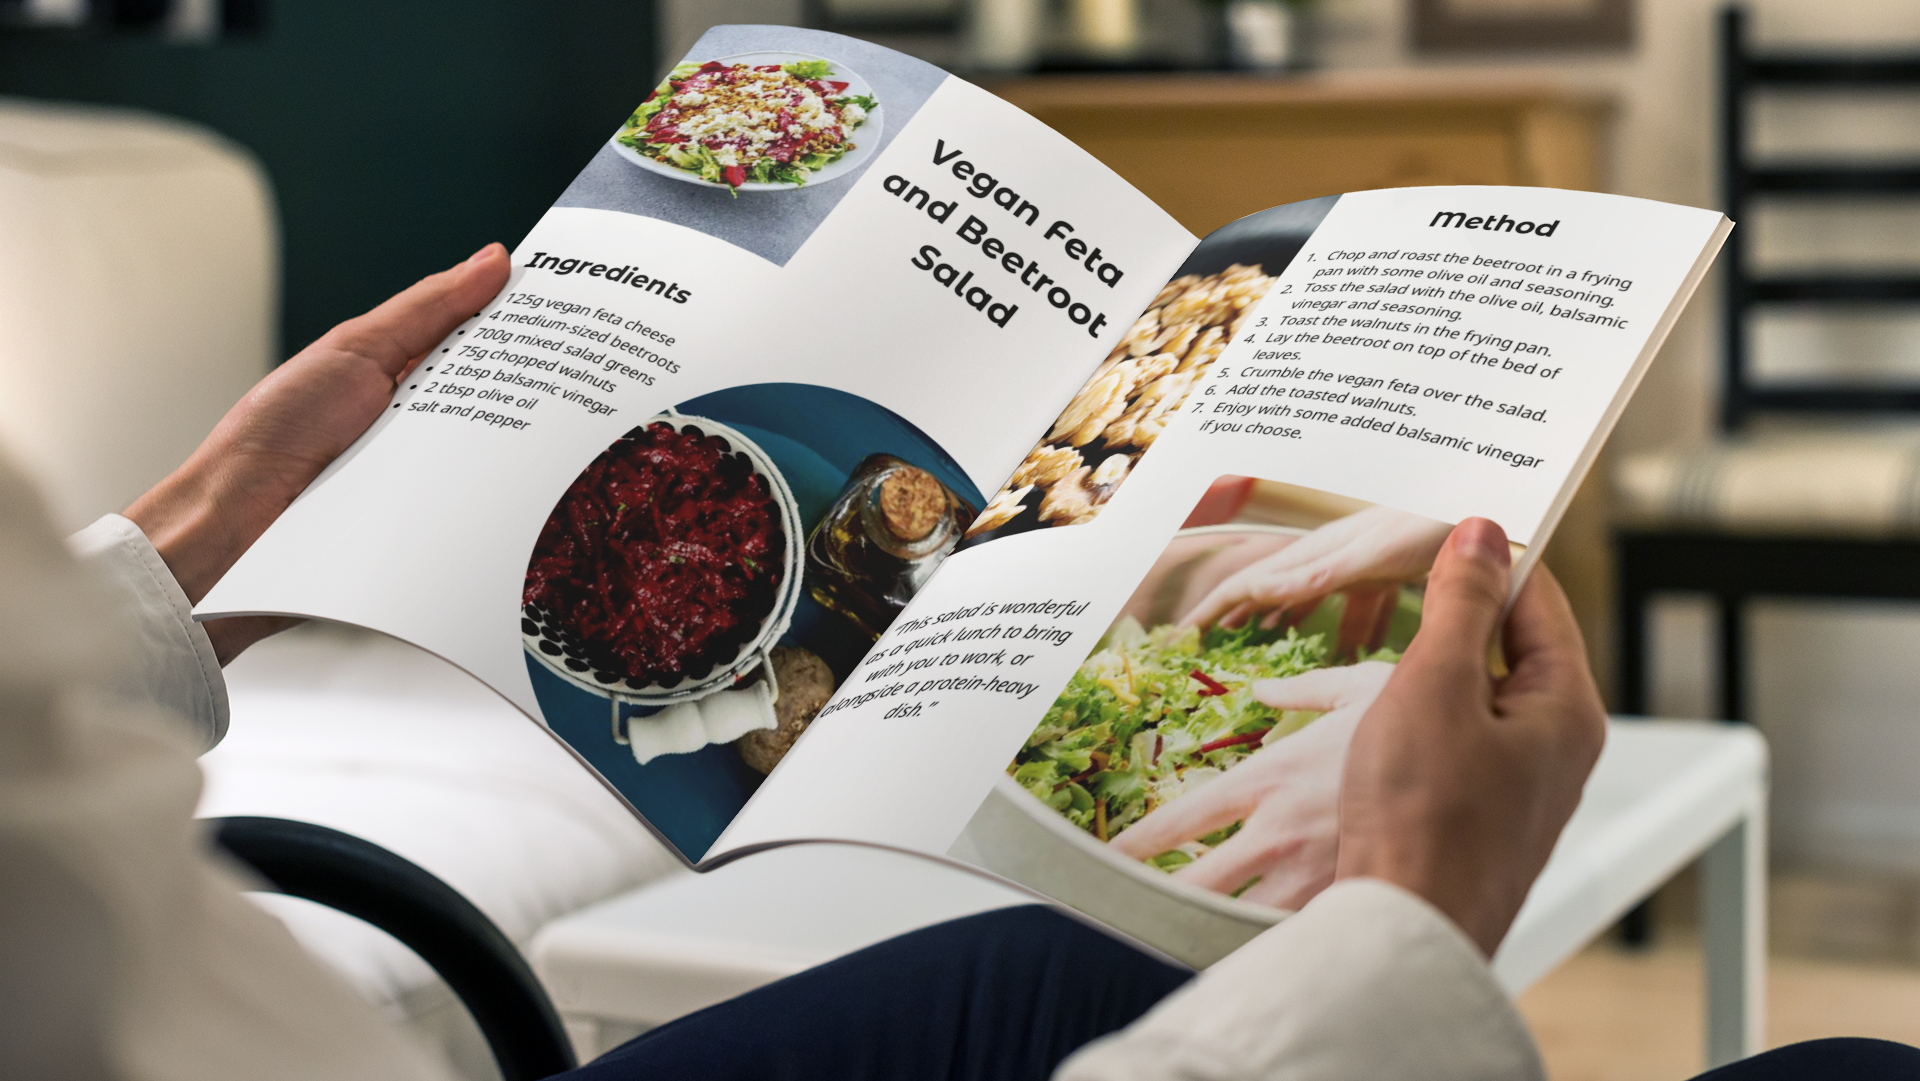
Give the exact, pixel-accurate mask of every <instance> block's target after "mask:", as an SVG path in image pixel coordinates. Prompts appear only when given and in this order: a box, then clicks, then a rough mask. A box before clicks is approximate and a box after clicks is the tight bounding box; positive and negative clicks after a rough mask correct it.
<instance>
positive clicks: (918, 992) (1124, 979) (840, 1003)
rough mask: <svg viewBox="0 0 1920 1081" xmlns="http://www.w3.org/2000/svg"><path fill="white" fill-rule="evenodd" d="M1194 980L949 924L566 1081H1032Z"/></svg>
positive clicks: (1878, 1080)
mask: <svg viewBox="0 0 1920 1081" xmlns="http://www.w3.org/2000/svg"><path fill="white" fill-rule="evenodd" d="M1190 978H1192V973H1190V972H1188V971H1187V970H1186V969H1184V968H1179V967H1176V966H1173V965H1169V964H1167V963H1165V962H1163V961H1159V960H1157V959H1155V958H1152V957H1148V956H1147V955H1145V954H1143V953H1141V952H1140V951H1138V950H1136V949H1134V948H1132V947H1131V946H1128V945H1127V944H1126V943H1123V942H1121V941H1119V940H1118V939H1115V938H1111V937H1109V936H1107V935H1105V934H1102V933H1101V932H1099V931H1097V930H1094V929H1093V928H1090V927H1088V926H1086V925H1085V924H1082V923H1080V922H1078V921H1076V920H1073V919H1071V918H1069V917H1067V916H1063V915H1061V914H1060V913H1058V912H1056V911H1054V910H1052V909H1049V908H1045V907H1041V906H1037V905H1027V906H1021V907H1018V908H1008V909H1001V910H999V911H996V912H988V913H985V914H982V915H979V916H970V917H968V918H966V919H960V920H954V921H953V922H951V923H943V924H939V925H937V926H934V927H929V928H926V929H925V930H921V931H915V932H913V933H912V934H907V935H902V936H900V937H899V938H895V939H890V940H888V941H886V942H882V943H880V944H878V945H876V946H871V947H869V948H867V949H864V950H860V951H859V952H857V953H852V954H848V955H847V956H845V957H842V958H840V959H839V960H837V961H832V962H830V963H828V964H824V965H821V966H819V967H818V968H813V969H809V970H807V971H805V972H802V973H800V974H799V975H797V976H792V977H789V978H787V979H784V980H781V981H779V982H777V983H772V984H768V985H767V986H765V987H762V988H760V989H759V990H757V991H751V992H749V993H747V994H744V995H741V996H740V997H738V998H735V999H730V1000H728V1001H726V1002H723V1003H721V1004H719V1005H718V1006H713V1007H709V1008H708V1009H705V1010H701V1011H700V1012H698V1013H694V1014H689V1015H688V1016H686V1017H683V1018H681V1019H679V1020H677V1021H674V1022H673V1023H671V1024H667V1025H662V1026H661V1027H659V1028H657V1029H654V1030H653V1031H651V1032H648V1033H645V1034H643V1035H641V1036H639V1037H637V1038H635V1039H633V1040H630V1041H628V1042H627V1043H625V1044H622V1045H621V1046H619V1047H616V1048H614V1049H613V1050H611V1051H609V1052H607V1053H606V1054H604V1055H602V1056H600V1057H599V1058H598V1059H595V1060H594V1061H593V1062H590V1063H588V1064H587V1065H585V1066H582V1067H580V1068H579V1069H577V1070H572V1071H569V1072H568V1073H565V1074H561V1075H559V1076H560V1077H562V1078H565V1079H567V1081H652V1079H656V1078H658V1079H663V1081H664V1079H669V1078H670V1079H673V1081H736V1079H737V1081H748V1079H751V1081H763V1079H764V1081H815V1079H818V1081H829V1079H831V1081H975V1079H979V1081H986V1079H992V1081H1045V1078H1046V1077H1047V1076H1048V1075H1049V1074H1051V1073H1052V1072H1053V1069H1054V1067H1055V1066H1057V1065H1059V1064H1060V1062H1061V1061H1062V1060H1064V1059H1065V1058H1066V1057H1067V1056H1068V1055H1070V1054H1072V1053H1073V1052H1074V1050H1075V1049H1077V1048H1079V1047H1080V1046H1081V1045H1082V1044H1085V1043H1088V1042H1090V1041H1092V1040H1094V1039H1097V1038H1099V1037H1101V1036H1104V1035H1106V1034H1107V1033H1109V1032H1113V1031H1116V1030H1118V1029H1121V1028H1124V1027H1126V1026H1127V1025H1128V1024H1130V1023H1131V1022H1132V1021H1133V1020H1134V1019H1135V1018H1137V1017H1139V1016H1140V1015H1141V1014H1144V1013H1146V1012H1147V1010H1149V1009H1151V1008H1152V1007H1153V1004H1154V1003H1156V1002H1158V1001H1160V1000H1161V999H1162V998H1164V997H1166V996H1167V995H1168V994H1170V993H1172V992H1173V991H1174V989H1176V988H1178V987H1179V986H1180V985H1181V984H1183V983H1185V982H1186V981H1187V980H1188V979H1190ZM1896 1078H1898V1079H1903V1081H1904V1079H1916V1081H1920V1050H1916V1049H1914V1048H1911V1047H1908V1046H1906V1045H1904V1044H1897V1043H1888V1042H1886V1041H1884V1040H1861V1039H1834V1040H1813V1041H1809V1042H1807V1043H1800V1044H1794V1045H1792V1046H1790V1047H1782V1048H1779V1049H1777V1050H1774V1051H1769V1052H1767V1053H1766V1054H1763V1055H1756V1056H1754V1057H1753V1058H1750V1059H1746V1060H1744V1061H1741V1062H1736V1063H1734V1064H1732V1065H1730V1066H1723V1067H1721V1068H1720V1069H1717V1070H1711V1071H1709V1072H1707V1073H1705V1074H1702V1075H1701V1076H1700V1077H1698V1078H1696V1079H1695V1081H1893V1079H1896Z"/></svg>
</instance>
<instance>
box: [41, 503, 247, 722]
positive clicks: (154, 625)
mask: <svg viewBox="0 0 1920 1081" xmlns="http://www.w3.org/2000/svg"><path fill="white" fill-rule="evenodd" d="M67 547H68V549H69V550H71V551H72V552H73V554H74V556H75V557H76V558H78V559H79V560H80V562H81V564H82V565H84V566H85V567H86V568H87V570H88V571H89V572H90V573H91V574H92V575H93V577H94V579H95V581H96V582H97V583H98V584H99V587H100V588H101V589H102V590H104V591H105V592H106V600H107V601H108V603H109V604H110V605H111V609H112V611H113V612H114V613H115V615H116V616H117V617H118V618H117V620H116V622H118V623H119V624H120V625H121V626H122V627H123V628H124V631H123V637H124V639H125V641H124V643H123V651H124V656H125V658H126V664H125V665H124V666H123V667H122V669H121V670H120V672H119V673H118V674H117V676H116V678H115V679H114V680H113V681H112V688H111V689H112V690H114V691H115V692H117V693H119V694H120V695H122V696H124V697H127V698H132V699H135V700H138V701H143V702H152V703H154V704H156V705H160V706H164V707H166V708H167V709H169V710H171V711H172V712H173V713H175V714H177V715H179V716H181V717H184V718H186V719H187V720H188V721H189V722H190V723H191V725H192V726H193V727H192V738H193V739H194V742H195V743H196V744H197V745H198V746H199V748H200V749H201V750H202V751H206V750H211V749H212V748H213V746H214V745H215V744H217V743H219V742H220V740H221V738H222V737H224V736H225V735H226V734H227V682H226V680H225V679H224V678H223V677H222V676H221V674H220V661H219V659H218V658H217V657H215V656H214V653H213V642H212V641H211V640H210V639H209V638H208V637H207V631H206V628H204V627H202V626H200V624H198V623H195V622H194V621H193V606H192V605H191V604H188V603H187V595H186V593H185V592H184V591H183V590H181V588H180V583H179V582H177V581H175V580H174V577H173V572H172V571H171V570H169V569H167V564H166V562H165V561H163V560H162V559H161V558H160V553H159V552H157V551H155V550H154V548H153V545H152V543H150V542H149V541H148V540H147V535H146V534H145V533H142V532H141V531H140V527H139V526H137V525H135V524H133V522H131V521H129V520H128V519H126V518H123V517H121V516H120V515H118V514H109V515H106V516H105V517H103V518H101V519H100V520H99V521H97V522H95V523H93V524H92V525H90V526H88V527H87V528H85V529H82V530H81V531H80V532H78V533H75V534H74V535H73V536H71V537H68V538H67Z"/></svg>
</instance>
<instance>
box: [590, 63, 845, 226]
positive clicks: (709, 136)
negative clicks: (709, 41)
mask: <svg viewBox="0 0 1920 1081" xmlns="http://www.w3.org/2000/svg"><path fill="white" fill-rule="evenodd" d="M850 86H851V83H850V82H849V81H848V80H846V79H839V78H835V77H834V71H833V64H832V62H831V61H827V60H818V59H815V60H800V61H794V62H790V63H784V64H777V63H776V64H745V63H738V64H723V63H721V62H719V61H708V62H706V63H704V64H693V63H685V64H680V65H678V66H677V67H675V68H674V69H673V70H672V71H670V72H668V73H667V77H666V79H665V80H663V81H662V82H661V83H660V85H659V86H658V87H655V88H654V91H653V93H651V94H649V95H648V96H647V100H646V101H645V102H643V103H641V105H640V108H638V109H636V110H635V111H634V113H633V115H632V116H631V117H629V118H628V120H627V123H626V125H625V126H624V127H623V128H622V129H621V130H620V133H619V134H618V135H617V136H615V137H614V142H615V143H617V144H618V145H619V146H622V147H626V148H627V149H629V150H631V151H633V152H634V153H636V154H638V155H640V156H641V157H643V158H646V159H648V160H651V161H656V162H660V163H662V164H665V165H668V166H672V167H673V168H676V169H681V170H685V171H686V172H688V173H691V174H693V175H694V176H696V177H698V178H699V179H700V180H703V181H706V182H707V183H709V184H714V185H719V186H723V187H725V188H727V190H728V191H729V192H733V193H737V192H738V191H739V189H740V188H741V187H742V186H744V185H747V184H755V185H769V186H786V187H795V188H798V187H803V186H805V185H806V183H807V181H808V180H809V179H811V178H813V177H814V176H815V175H816V174H818V173H819V172H820V170H822V169H825V168H826V167H827V166H829V165H831V164H833V163H834V162H837V161H839V160H840V159H842V158H844V157H845V156H846V155H847V154H849V153H851V152H852V151H853V150H855V149H856V148H857V146H858V144H856V143H855V142H854V139H853V135H854V131H855V129H857V128H859V127H860V126H861V125H862V124H865V123H866V122H867V120H868V118H869V117H870V116H872V114H873V112H874V110H875V109H877V108H878V107H879V103H878V102H877V101H875V100H874V99H873V97H872V96H871V95H867V94H858V93H849V92H848V91H849V88H850Z"/></svg>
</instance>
